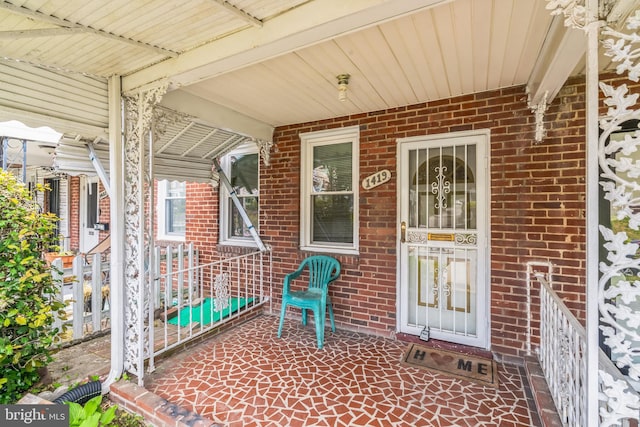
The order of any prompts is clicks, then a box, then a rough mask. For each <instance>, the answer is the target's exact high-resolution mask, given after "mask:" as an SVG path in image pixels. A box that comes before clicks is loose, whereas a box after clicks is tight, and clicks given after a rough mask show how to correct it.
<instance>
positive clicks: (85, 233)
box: [80, 177, 100, 252]
mask: <svg viewBox="0 0 640 427" xmlns="http://www.w3.org/2000/svg"><path fill="white" fill-rule="evenodd" d="M99 203H100V197H99V195H98V177H82V178H80V252H88V251H89V250H91V249H92V248H93V247H95V246H96V245H97V244H98V243H99V242H100V232H99V231H98V230H96V229H94V225H95V224H96V223H97V222H98V217H99V215H100V208H99Z"/></svg>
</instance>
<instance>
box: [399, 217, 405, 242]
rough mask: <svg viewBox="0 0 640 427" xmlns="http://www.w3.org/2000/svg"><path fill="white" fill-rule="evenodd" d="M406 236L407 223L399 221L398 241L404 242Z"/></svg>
mask: <svg viewBox="0 0 640 427" xmlns="http://www.w3.org/2000/svg"><path fill="white" fill-rule="evenodd" d="M406 237H407V223H406V222H404V221H402V222H401V223H400V242H402V243H404V242H406V241H407V240H406Z"/></svg>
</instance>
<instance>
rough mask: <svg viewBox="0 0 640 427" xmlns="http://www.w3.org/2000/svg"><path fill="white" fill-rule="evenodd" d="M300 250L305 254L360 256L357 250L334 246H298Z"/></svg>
mask: <svg viewBox="0 0 640 427" xmlns="http://www.w3.org/2000/svg"><path fill="white" fill-rule="evenodd" d="M300 250H301V251H306V252H321V253H325V254H340V255H360V251H359V250H358V249H353V248H340V247H336V246H300Z"/></svg>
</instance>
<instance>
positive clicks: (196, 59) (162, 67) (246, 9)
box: [0, 0, 639, 158]
mask: <svg viewBox="0 0 640 427" xmlns="http://www.w3.org/2000/svg"><path fill="white" fill-rule="evenodd" d="M630 3H632V4H633V6H638V3H639V2H638V1H631V2H630ZM546 4H547V2H546V1H545V0H527V1H523V0H412V1H398V0H349V1H348V2H346V1H343V0H231V1H225V0H190V1H188V2H184V1H182V0H148V1H145V2H132V1H129V0H112V1H109V2H106V3H105V2H104V1H103V0H0V28H2V30H1V31H0V63H1V62H5V63H16V61H21V63H28V64H32V65H37V66H39V67H46V68H47V69H50V70H51V69H53V70H59V71H64V72H68V73H71V74H78V73H82V74H85V75H90V76H96V77H98V78H107V77H108V76H111V75H114V74H115V75H121V76H123V79H122V87H123V91H125V92H132V91H135V90H137V89H140V88H147V87H149V86H151V85H155V84H158V83H161V82H164V83H168V84H169V93H168V94H167V95H166V96H165V99H166V100H167V101H163V104H167V105H169V106H170V107H171V108H172V109H175V110H179V111H183V112H186V113H188V114H190V115H191V116H194V117H198V118H199V120H200V121H199V122H196V123H194V124H193V125H192V126H191V127H190V128H189V131H190V132H191V134H189V133H181V132H182V131H181V130H179V129H177V128H176V129H174V130H173V136H178V138H177V139H175V140H173V142H172V143H171V144H169V145H168V146H166V147H164V148H163V149H162V150H161V151H163V152H165V153H166V154H168V155H169V154H171V155H174V156H186V155H187V154H185V153H188V154H189V155H193V156H194V157H200V158H203V157H206V154H207V153H209V154H211V153H213V152H214V151H215V141H217V140H222V139H224V138H225V136H224V135H223V133H224V132H223V133H219V132H216V133H214V134H212V135H209V136H207V135H208V134H209V132H210V131H211V130H212V129H213V127H216V128H220V129H229V130H233V131H237V133H238V134H240V135H250V136H253V137H258V138H265V135H267V136H270V132H271V131H272V129H273V127H275V126H280V125H286V124H292V123H302V122H308V121H314V120H322V119H329V118H332V117H336V116H343V115H348V114H358V113H365V112H369V111H376V110H382V109H387V108H393V107H397V106H402V105H407V104H414V103H420V102H427V101H432V100H437V99H445V98H450V97H453V96H458V95H463V94H469V93H476V92H481V91H486V90H492V89H497V88H502V87H509V86H514V85H522V84H526V83H527V82H529V81H530V79H531V78H532V76H533V75H534V71H536V73H537V74H536V76H535V79H536V81H535V82H533V83H535V84H536V85H537V84H538V83H540V82H543V84H549V85H555V87H557V86H558V83H557V82H558V81H562V82H564V79H565V78H566V77H567V76H566V74H567V73H568V72H569V71H567V68H568V69H570V70H572V72H573V73H578V72H580V71H581V66H580V65H579V64H576V66H572V65H570V64H569V65H566V64H565V65H564V68H563V70H562V71H561V72H560V71H558V72H557V75H554V76H548V75H542V76H540V67H541V64H542V66H543V67H546V66H545V62H542V61H548V59H541V54H542V53H543V51H548V50H549V49H550V48H551V49H553V48H554V46H549V44H553V43H554V42H553V40H550V36H549V30H550V28H552V16H551V15H550V13H549V11H548V10H546V9H545V6H546ZM558 39H561V38H560V37H558ZM545 40H546V43H545ZM560 57H562V55H560ZM575 61H579V58H576V59H575ZM608 66H609V63H608V62H605V63H604V65H603V68H607V67H608ZM546 68H550V69H552V67H546ZM342 73H348V74H350V75H351V78H350V81H349V85H348V97H347V100H346V101H345V102H341V101H339V100H338V90H337V80H336V76H337V75H338V74H342ZM554 73H555V71H554ZM542 74H544V73H542ZM549 81H551V82H550V83H546V82H549ZM536 90H538V91H542V90H544V87H543V88H540V87H536ZM196 106H197V107H196ZM212 111H213V112H214V113H212ZM207 115H208V117H206V116H207ZM206 126H208V127H209V128H208V129H204V128H202V129H200V127H206ZM190 135H191V136H190ZM167 137H168V138H172V136H171V135H169V134H168V135H167ZM164 142H167V139H165V141H164Z"/></svg>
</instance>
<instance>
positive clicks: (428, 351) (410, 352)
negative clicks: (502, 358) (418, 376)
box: [402, 344, 498, 388]
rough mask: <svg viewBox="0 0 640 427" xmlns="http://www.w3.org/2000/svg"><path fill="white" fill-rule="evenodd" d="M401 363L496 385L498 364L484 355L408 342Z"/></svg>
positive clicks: (482, 383) (487, 384) (479, 382)
mask: <svg viewBox="0 0 640 427" xmlns="http://www.w3.org/2000/svg"><path fill="white" fill-rule="evenodd" d="M402 364H403V365H406V366H412V367H414V368H421V369H428V370H431V371H436V372H440V373H443V374H446V375H451V376H453V377H456V378H460V379H463V380H468V381H472V382H475V383H477V384H480V385H485V386H490V387H496V388H497V387H498V366H497V364H496V362H495V360H492V359H487V358H486V357H481V356H475V355H470V354H462V353H456V352H453V351H448V350H442V349H439V348H432V347H425V346H422V345H419V344H410V345H409V348H408V349H407V352H406V353H405V354H404V357H403V359H402Z"/></svg>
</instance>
